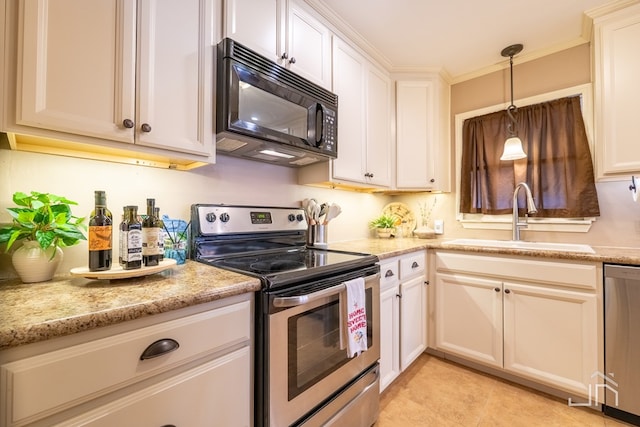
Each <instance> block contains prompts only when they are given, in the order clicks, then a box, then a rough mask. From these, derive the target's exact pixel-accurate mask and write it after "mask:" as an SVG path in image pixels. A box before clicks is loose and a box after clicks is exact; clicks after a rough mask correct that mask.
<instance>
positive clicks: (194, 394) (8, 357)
mask: <svg viewBox="0 0 640 427" xmlns="http://www.w3.org/2000/svg"><path fill="white" fill-rule="evenodd" d="M252 301H253V300H252V297H251V294H247V295H240V296H236V297H230V298H225V299H223V300H219V301H215V302H212V303H207V304H202V305H200V306H194V307H189V308H184V309H180V310H176V311H174V312H169V313H164V314H161V315H157V317H156V316H152V317H151V318H145V319H137V320H132V321H130V322H124V323H122V324H119V325H114V326H113V327H109V328H107V329H108V330H109V331H108V332H107V331H102V330H100V329H96V330H91V331H86V332H81V333H78V334H75V335H73V336H69V337H63V338H60V339H58V340H53V342H52V343H47V342H44V343H37V345H33V346H36V347H37V351H35V352H32V351H31V349H30V346H24V347H23V348H21V347H17V348H15V349H9V350H7V351H5V352H2V353H0V409H1V411H0V413H1V414H2V415H1V416H0V426H1V427H18V426H33V427H36V426H38V427H39V426H95V427H99V426H116V425H117V426H162V425H166V426H169V425H175V426H193V427H200V426H202V427H208V426H212V425H225V426H226V425H234V426H249V425H251V421H252V419H253V416H252V404H251V402H252V396H253V394H252V393H253V392H252V390H253V386H252V380H253V378H252V361H251V360H252V355H251V339H252V325H253V320H252V319H253V314H252V313H253V309H252ZM156 319H157V320H156ZM112 328H115V330H114V329H112ZM69 340H73V341H72V342H71V344H70V345H67V342H68V341H69ZM31 348H33V347H31ZM151 349H155V350H156V351H154V352H152V353H153V354H151V357H147V355H149V350H151ZM31 353H33V354H31Z"/></svg>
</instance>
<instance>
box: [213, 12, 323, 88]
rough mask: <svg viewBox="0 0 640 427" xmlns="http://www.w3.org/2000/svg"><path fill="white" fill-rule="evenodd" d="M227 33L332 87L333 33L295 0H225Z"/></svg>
mask: <svg viewBox="0 0 640 427" xmlns="http://www.w3.org/2000/svg"><path fill="white" fill-rule="evenodd" d="M224 17H225V18H224V24H223V25H224V35H225V37H229V38H232V39H234V40H236V41H238V42H240V43H241V44H244V45H245V46H247V47H248V48H250V49H252V50H254V51H256V52H258V53H260V54H261V55H263V56H265V57H267V58H269V59H271V60H272V61H274V62H277V63H278V64H280V65H282V66H283V67H287V68H289V69H290V70H291V71H293V72H295V73H296V74H298V75H300V76H302V77H304V78H306V79H308V80H311V81H312V82H314V83H316V84H318V85H320V86H322V87H324V88H327V89H331V32H330V31H329V29H328V28H327V27H326V26H325V25H324V24H323V23H322V22H321V21H320V20H318V19H316V18H315V17H314V15H313V14H312V13H310V12H309V11H308V10H307V9H305V8H304V7H303V6H302V3H299V2H296V1H294V0H289V1H287V0H261V1H256V0H225V2H224Z"/></svg>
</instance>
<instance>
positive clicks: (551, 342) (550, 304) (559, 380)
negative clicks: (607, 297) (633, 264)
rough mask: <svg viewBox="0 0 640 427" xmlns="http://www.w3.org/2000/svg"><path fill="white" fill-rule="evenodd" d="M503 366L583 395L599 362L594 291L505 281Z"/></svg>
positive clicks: (585, 394)
mask: <svg viewBox="0 0 640 427" xmlns="http://www.w3.org/2000/svg"><path fill="white" fill-rule="evenodd" d="M504 292H505V293H504V294H503V296H504V368H505V369H506V370H508V371H512V372H515V373H517V374H518V375H522V376H526V377H529V378H531V379H534V380H536V381H540V382H544V383H546V384H548V385H551V386H555V387H559V388H561V389H563V390H566V391H569V392H572V393H575V394H576V396H582V397H586V396H587V394H588V392H589V390H588V387H589V384H590V383H591V382H592V378H591V375H592V374H593V373H594V372H597V371H599V370H600V368H599V366H600V365H599V364H598V362H599V361H598V325H597V319H598V309H597V298H596V295H595V294H590V293H586V292H574V291H568V290H562V289H551V288H542V287H537V286H536V287H534V286H528V285H523V284H516V283H510V282H504Z"/></svg>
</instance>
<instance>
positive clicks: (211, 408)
mask: <svg viewBox="0 0 640 427" xmlns="http://www.w3.org/2000/svg"><path fill="white" fill-rule="evenodd" d="M250 372H251V358H250V351H249V347H244V348H241V349H239V350H237V351H235V352H234V353H231V354H228V355H226V356H222V357H220V358H218V359H215V360H212V361H210V362H207V363H204V364H203V365H201V366H198V367H196V368H194V369H191V370H189V371H186V372H184V373H182V374H179V375H176V376H175V377H173V378H170V379H168V380H165V381H162V382H160V383H158V384H155V385H153V386H150V387H148V388H145V389H143V390H141V391H138V392H135V393H132V394H131V395H129V396H127V397H125V398H123V399H120V400H116V401H115V402H112V403H110V404H107V405H105V406H102V407H99V408H97V409H95V410H93V411H91V412H89V413H87V414H84V415H82V416H81V417H78V418H75V419H73V420H69V421H67V422H64V423H61V424H58V425H59V426H69V427H70V426H91V427H112V426H169V425H173V426H193V427H210V426H249V425H251V417H252V414H251V399H252V393H251V375H250Z"/></svg>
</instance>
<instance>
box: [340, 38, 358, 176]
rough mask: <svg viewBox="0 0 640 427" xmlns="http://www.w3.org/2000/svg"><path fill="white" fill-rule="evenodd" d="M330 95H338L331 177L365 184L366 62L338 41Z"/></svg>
mask: <svg viewBox="0 0 640 427" xmlns="http://www.w3.org/2000/svg"><path fill="white" fill-rule="evenodd" d="M333 40H334V45H333V91H334V92H335V93H336V94H337V95H338V99H339V102H340V106H339V109H338V158H337V159H335V160H333V177H334V178H336V179H345V180H349V181H355V182H364V181H365V176H364V174H365V171H366V169H365V167H366V166H365V161H366V151H365V122H364V117H365V116H364V115H365V104H364V100H365V95H364V94H365V82H364V70H365V67H366V64H365V59H364V58H363V57H362V56H361V55H360V54H358V53H357V52H356V51H355V50H353V49H352V48H351V47H350V46H348V45H347V44H346V43H344V42H343V41H342V40H340V39H338V38H337V37H334V38H333Z"/></svg>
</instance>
